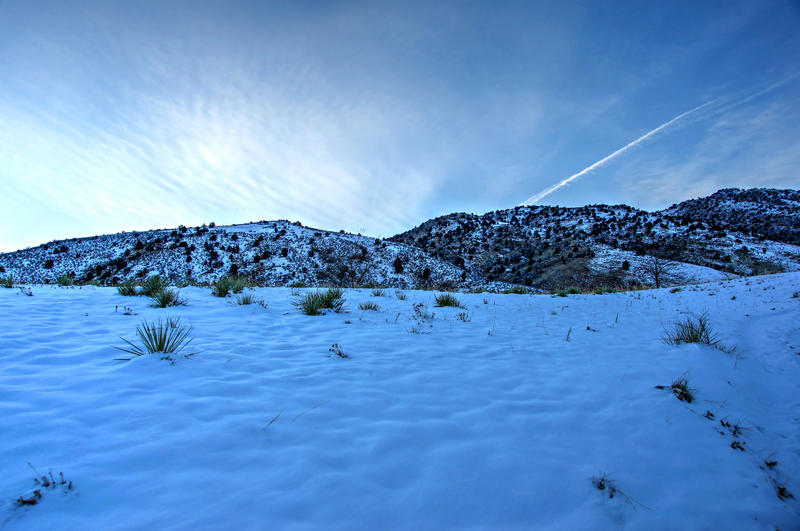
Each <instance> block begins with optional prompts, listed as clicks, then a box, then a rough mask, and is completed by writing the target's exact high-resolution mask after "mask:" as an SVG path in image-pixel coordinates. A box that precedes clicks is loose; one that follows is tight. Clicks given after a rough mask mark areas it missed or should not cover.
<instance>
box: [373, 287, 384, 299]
mask: <svg viewBox="0 0 800 531" xmlns="http://www.w3.org/2000/svg"><path fill="white" fill-rule="evenodd" d="M372 296H373V297H384V296H386V290H384V289H383V288H375V289H374V290H372Z"/></svg>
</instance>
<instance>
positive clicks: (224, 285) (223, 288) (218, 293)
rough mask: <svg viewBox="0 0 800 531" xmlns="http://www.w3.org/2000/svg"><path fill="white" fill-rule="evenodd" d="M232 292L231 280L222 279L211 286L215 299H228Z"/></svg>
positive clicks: (227, 278)
mask: <svg viewBox="0 0 800 531" xmlns="http://www.w3.org/2000/svg"><path fill="white" fill-rule="evenodd" d="M230 292H231V278H230V277H221V278H220V279H219V280H217V281H216V282H214V285H213V286H211V294H212V295H214V296H215V297H227V296H228V295H229V294H230Z"/></svg>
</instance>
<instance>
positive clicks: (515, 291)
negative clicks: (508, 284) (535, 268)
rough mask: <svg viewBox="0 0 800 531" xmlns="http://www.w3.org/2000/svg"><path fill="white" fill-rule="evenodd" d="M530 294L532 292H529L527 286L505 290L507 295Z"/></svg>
mask: <svg viewBox="0 0 800 531" xmlns="http://www.w3.org/2000/svg"><path fill="white" fill-rule="evenodd" d="M530 292H531V290H529V289H528V288H526V287H525V286H514V287H513V288H511V289H507V290H505V291H504V292H503V293H505V294H506V295H527V294H528V293H530Z"/></svg>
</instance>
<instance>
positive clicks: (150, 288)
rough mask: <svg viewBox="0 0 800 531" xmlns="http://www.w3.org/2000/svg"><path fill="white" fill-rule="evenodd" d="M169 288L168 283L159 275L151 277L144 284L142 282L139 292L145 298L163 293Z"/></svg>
mask: <svg viewBox="0 0 800 531" xmlns="http://www.w3.org/2000/svg"><path fill="white" fill-rule="evenodd" d="M168 286H169V283H168V282H167V280H166V279H165V278H162V277H161V276H159V275H153V276H152V277H150V278H148V279H147V280H145V281H144V282H142V289H141V291H140V292H139V294H140V295H144V296H145V297H152V296H153V295H155V294H156V293H158V292H159V291H164V290H165V289H167V287H168Z"/></svg>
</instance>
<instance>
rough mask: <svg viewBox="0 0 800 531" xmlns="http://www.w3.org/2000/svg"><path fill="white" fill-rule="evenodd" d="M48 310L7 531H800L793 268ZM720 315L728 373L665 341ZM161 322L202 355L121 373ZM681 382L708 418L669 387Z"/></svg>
mask: <svg viewBox="0 0 800 531" xmlns="http://www.w3.org/2000/svg"><path fill="white" fill-rule="evenodd" d="M32 291H33V296H26V295H25V294H23V293H22V292H20V291H18V290H17V289H0V323H2V326H1V327H0V527H4V529H70V530H72V529H223V528H224V529H280V528H340V529H341V528H347V529H391V528H404V529H443V528H444V529H447V528H511V527H518V528H549V529H582V528H592V529H596V528H619V527H625V528H635V529H676V528H688V529H775V528H776V527H777V528H780V529H784V530H785V529H792V528H798V527H800V509H799V508H798V499H797V498H798V497H800V474H798V472H799V471H800V401H798V397H800V355H798V354H800V318H799V317H800V298H793V294H794V293H795V292H797V291H800V273H786V274H780V275H772V276H763V277H755V278H741V279H736V280H728V281H723V282H716V283H707V284H702V285H698V286H694V287H692V286H688V287H684V288H683V289H682V290H680V291H677V292H670V290H668V289H664V290H655V291H637V292H628V293H619V294H607V295H573V296H569V297H553V296H549V295H496V294H488V293H484V294H467V295H459V296H460V297H461V298H462V299H463V301H464V303H465V306H466V309H465V310H464V309H457V308H434V307H433V296H434V294H433V293H430V292H423V291H406V292H405V293H406V294H407V296H408V298H407V300H405V301H402V300H398V299H397V298H396V297H395V296H394V294H395V291H394V290H389V291H388V294H390V295H391V296H389V297H375V296H373V295H372V293H371V292H370V291H368V290H361V291H359V290H349V291H347V292H346V296H347V307H348V311H347V312H346V313H339V314H336V313H331V314H327V315H323V316H316V317H310V316H305V315H302V314H301V313H299V312H298V311H297V309H295V308H294V307H293V306H292V304H291V300H292V294H291V293H290V290H288V289H277V288H275V289H268V288H263V289H257V290H255V291H256V293H257V295H258V296H260V297H263V298H264V299H265V300H266V302H267V303H268V307H267V308H266V309H264V308H263V307H261V306H233V305H232V304H231V299H219V298H215V297H213V296H212V295H211V293H210V291H209V290H208V289H202V288H187V289H185V290H183V292H182V293H183V294H184V295H185V296H186V297H187V298H188V299H189V305H188V306H186V307H181V308H177V309H169V310H164V309H155V308H150V307H148V302H149V301H148V300H147V299H144V298H130V297H122V296H120V295H118V294H117V292H116V290H114V289H112V288H94V287H83V288H57V287H53V286H34V287H33V289H32ZM366 300H371V301H373V302H375V303H377V304H378V305H380V311H377V312H374V311H362V310H359V309H358V304H359V302H362V301H366ZM419 303H422V304H423V306H422V307H419V309H418V310H417V311H415V310H414V304H419ZM425 305H427V307H426V306H425ZM125 307H130V308H131V309H132V312H129V313H133V314H134V315H125V312H124V309H125ZM704 311H707V312H708V316H709V318H710V319H711V322H712V325H713V327H714V328H715V330H716V331H717V332H718V333H719V334H720V338H721V339H722V340H723V341H724V342H725V343H726V344H728V345H729V346H733V345H735V346H736V347H737V349H736V351H735V353H733V354H730V353H726V352H723V351H721V350H718V349H715V348H712V347H709V346H704V345H684V346H668V345H666V344H664V343H663V342H661V341H660V338H661V336H662V335H663V330H664V327H665V326H669V324H670V323H672V322H674V321H676V320H679V319H683V318H685V317H686V316H687V315H688V314H689V313H690V312H693V313H701V312H704ZM426 313H433V314H434V315H433V317H432V318H430V317H426V316H425V315H424V314H426ZM459 314H462V315H461V316H459ZM165 315H170V316H182V319H183V322H185V323H191V324H192V325H193V327H194V330H193V332H192V336H193V337H194V341H193V343H192V344H191V345H190V350H192V351H196V352H197V353H196V354H195V355H194V356H192V357H190V358H186V359H179V360H178V361H177V362H176V363H174V364H171V363H170V362H168V361H164V360H161V359H159V356H146V357H142V358H137V359H134V360H133V361H129V362H124V361H115V358H117V357H119V356H120V355H121V353H120V351H118V350H116V349H114V346H124V343H123V341H122V340H121V339H120V337H119V336H122V337H125V338H127V339H131V340H133V339H134V332H135V328H136V325H137V324H138V323H140V322H141V321H143V320H148V321H152V320H155V319H158V318H159V317H163V316H165ZM333 344H337V345H339V346H340V348H341V349H342V351H343V352H344V353H346V354H347V355H349V356H350V357H349V358H346V359H345V358H340V357H339V356H337V355H335V354H333V353H331V352H330V351H329V349H330V348H331V346H332V345H333ZM682 375H683V376H686V377H687V378H688V380H689V384H690V386H691V387H692V388H693V389H694V394H695V401H694V402H693V403H691V404H689V403H686V402H682V401H679V400H678V399H677V398H676V396H675V395H674V394H673V393H672V392H670V390H669V389H657V388H656V386H658V385H665V386H669V385H670V384H671V383H672V382H673V381H674V380H676V379H677V378H679V377H681V376H682ZM740 448H741V449H740ZM767 462H769V464H770V466H768V465H767V464H766V463H767ZM28 463H30V464H31V465H32V466H33V467H35V468H36V469H37V470H38V471H39V472H38V473H39V474H45V473H47V471H48V470H50V469H52V471H53V474H54V475H55V476H58V474H59V473H61V472H63V474H64V477H65V480H66V481H67V482H69V481H71V482H72V488H71V489H69V488H67V485H57V486H56V488H52V487H49V488H43V487H41V486H37V485H36V484H35V483H34V477H35V476H36V475H37V474H36V473H34V471H33V470H32V468H31V467H29V465H28ZM600 478H606V479H605V480H603V482H602V483H600V482H599V480H600ZM609 478H610V481H609ZM56 479H57V480H58V481H59V482H60V478H58V477H57V478H56ZM598 485H602V486H604V487H606V488H604V489H603V490H600V489H598V488H597V487H598ZM778 487H783V488H784V489H785V490H784V491H781V492H782V493H783V494H784V495H788V494H792V495H794V498H786V499H780V498H779V496H778ZM34 489H39V490H40V491H41V494H42V497H41V499H39V500H38V503H36V504H35V505H28V506H22V507H20V506H17V504H16V503H15V500H16V499H17V498H19V497H20V496H22V497H24V498H27V499H30V498H31V497H32V496H33V491H34ZM611 493H614V496H613V497H609V494H611Z"/></svg>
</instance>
